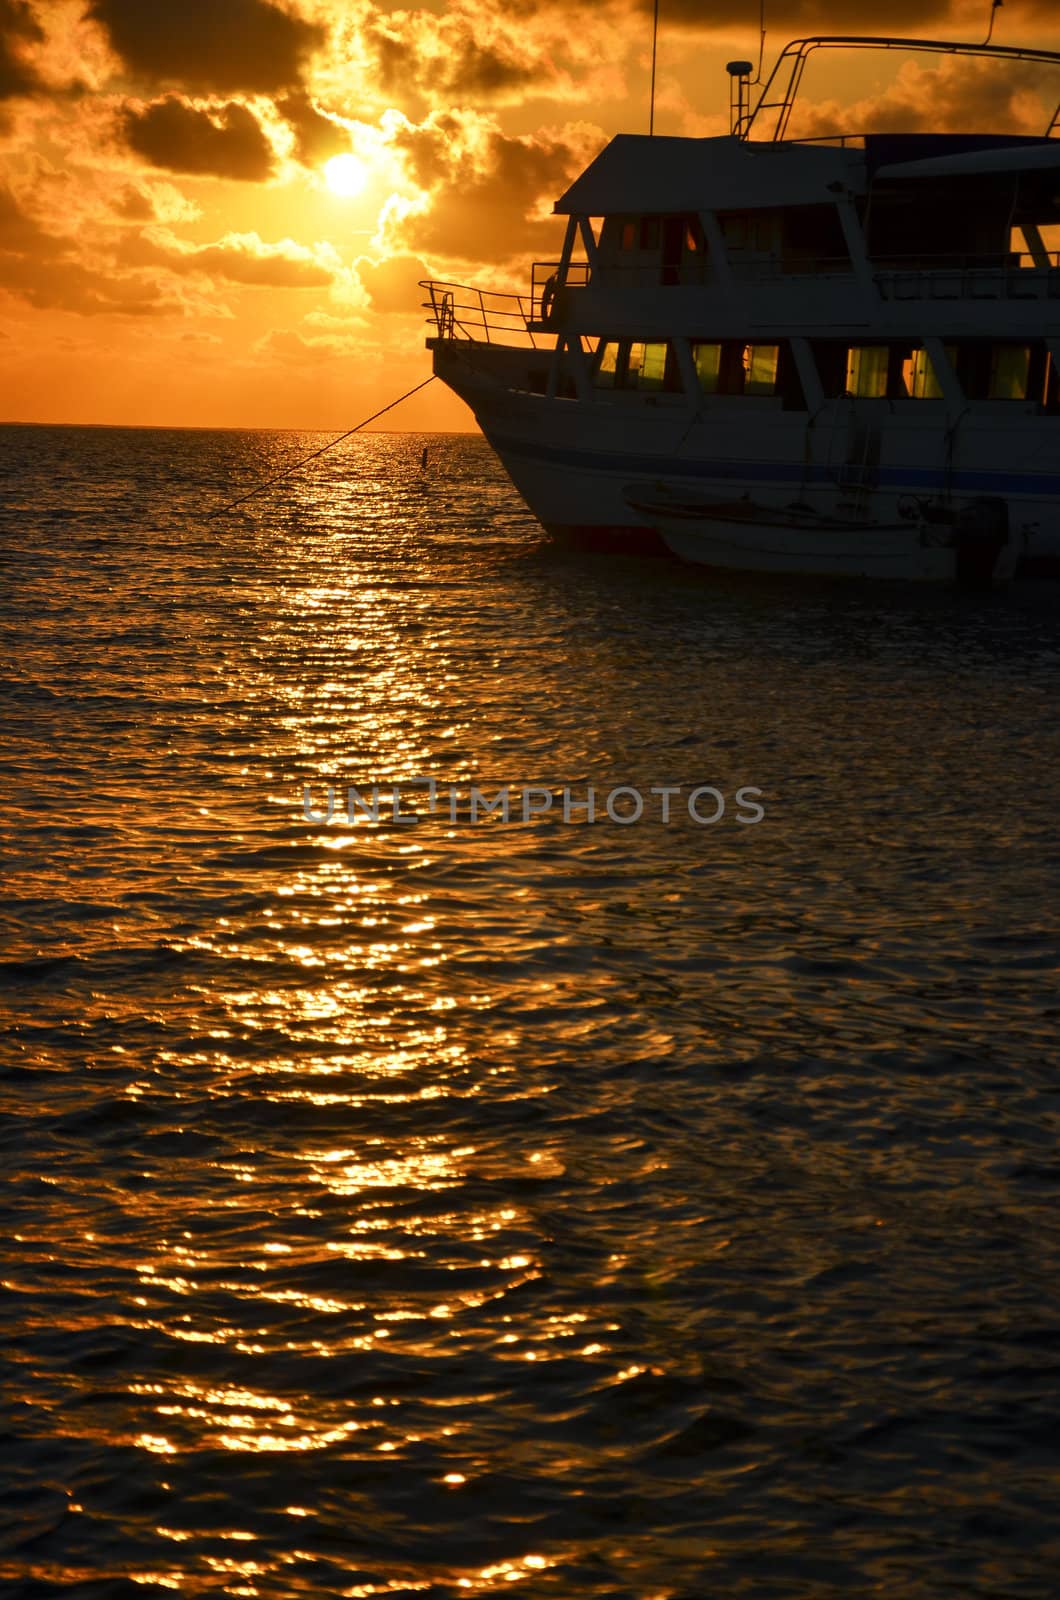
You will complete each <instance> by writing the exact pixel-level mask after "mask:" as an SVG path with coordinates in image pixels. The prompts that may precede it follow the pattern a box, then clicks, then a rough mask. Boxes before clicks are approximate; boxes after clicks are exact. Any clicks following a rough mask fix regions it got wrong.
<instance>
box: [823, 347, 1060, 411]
mask: <svg viewBox="0 0 1060 1600" xmlns="http://www.w3.org/2000/svg"><path fill="white" fill-rule="evenodd" d="M945 351H946V360H947V361H948V362H949V365H950V367H951V368H952V369H953V371H954V372H955V373H956V375H957V382H958V383H959V384H960V387H961V389H962V391H963V393H964V395H965V396H966V398H967V399H969V400H1031V401H1035V402H1037V403H1038V404H1039V405H1045V406H1048V407H1049V408H1050V409H1051V408H1052V405H1053V404H1054V403H1055V401H1056V398H1057V396H1056V393H1055V391H1056V388H1057V378H1056V372H1055V367H1054V364H1053V363H1052V362H1051V361H1050V359H1049V353H1048V351H1047V350H1046V348H1045V346H1044V345H1041V344H1039V345H1030V344H1009V343H1004V344H987V343H985V342H980V341H969V342H968V343H967V344H960V345H957V344H947V345H946V346H945ZM822 353H824V354H825V362H824V370H823V371H822V380H826V379H827V378H828V377H829V376H831V378H832V380H833V381H832V382H831V383H828V382H827V381H825V392H826V393H832V394H834V393H836V392H837V389H836V385H835V381H834V380H835V377H836V376H837V370H836V364H835V358H834V356H833V357H832V363H831V371H830V372H829V363H828V354H829V353H830V352H827V353H826V352H825V351H824V350H823V351H822ZM843 392H844V393H846V394H850V395H856V396H857V397H858V398H861V399H869V400H874V399H881V400H882V399H892V400H893V399H905V398H912V399H914V400H937V399H939V398H940V397H941V395H942V385H941V384H940V383H939V380H938V377H937V375H936V373H935V369H934V368H933V366H932V365H931V359H930V357H929V356H928V353H927V351H926V350H922V349H920V348H918V347H914V348H912V349H910V348H909V347H908V346H902V345H895V344H891V345H886V344H866V345H853V346H851V347H850V348H849V349H848V350H847V352H846V377H845V382H844V386H843Z"/></svg>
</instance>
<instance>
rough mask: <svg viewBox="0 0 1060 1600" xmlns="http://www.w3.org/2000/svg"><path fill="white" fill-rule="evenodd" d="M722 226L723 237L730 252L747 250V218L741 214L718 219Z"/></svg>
mask: <svg viewBox="0 0 1060 1600" xmlns="http://www.w3.org/2000/svg"><path fill="white" fill-rule="evenodd" d="M718 221H719V223H720V224H721V232H722V237H723V238H724V240H725V243H726V245H727V246H728V247H729V249H730V250H746V248H747V218H746V217H745V216H741V215H740V214H739V213H732V214H730V215H729V216H722V217H719V218H718Z"/></svg>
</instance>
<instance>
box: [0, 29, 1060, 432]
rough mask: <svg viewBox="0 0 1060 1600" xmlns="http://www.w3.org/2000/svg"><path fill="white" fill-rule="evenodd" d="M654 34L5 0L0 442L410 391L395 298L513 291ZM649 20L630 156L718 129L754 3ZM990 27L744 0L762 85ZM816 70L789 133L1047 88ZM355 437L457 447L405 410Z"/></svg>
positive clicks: (344, 422) (1026, 96)
mask: <svg viewBox="0 0 1060 1600" xmlns="http://www.w3.org/2000/svg"><path fill="white" fill-rule="evenodd" d="M650 9H651V8H650V3H649V0H645V3H644V4H635V3H633V0H428V3H427V4H424V5H420V6H415V7H414V6H409V7H404V6H401V5H399V4H390V3H386V0H384V3H374V0H0V421H35V422H49V421H56V422H102V423H150V424H172V425H188V426H203V427H207V426H234V427H239V426H246V427H270V426H271V427H306V428H314V427H319V428H333V429H339V428H345V427H349V426H352V425H353V424H354V423H355V422H358V421H359V420H360V419H361V418H362V416H364V415H366V414H367V413H369V412H371V411H372V410H374V409H375V408H376V407H378V406H379V405H382V404H385V403H386V401H387V400H389V399H391V398H393V397H394V396H396V395H398V394H400V393H401V392H402V391H403V390H404V389H406V388H409V387H411V386H412V385H413V384H414V383H416V382H418V381H419V380H420V379H421V378H423V377H425V376H426V375H427V374H428V372H429V370H430V367H429V360H430V358H429V356H428V354H427V352H426V351H425V350H424V348H423V339H424V335H425V331H426V330H425V325H424V321H423V312H422V310H421V309H420V301H421V298H422V296H421V293H420V291H419V290H418V288H417V281H418V279H420V278H422V277H428V276H434V277H441V278H449V279H455V280H457V281H459V282H468V281H475V282H478V283H482V284H484V285H492V286H494V287H498V288H501V287H503V288H511V289H516V290H523V289H525V288H526V287H527V284H528V279H529V264H530V263H531V262H532V261H533V260H534V259H535V258H540V257H548V256H551V255H554V254H556V252H557V250H558V246H559V241H560V231H559V227H558V225H557V223H556V222H555V220H554V219H552V218H551V217H550V216H549V212H550V209H551V204H552V201H553V200H554V198H555V197H556V196H557V195H558V194H559V193H560V192H561V191H562V190H563V189H564V188H565V187H566V184H567V183H568V181H569V180H570V179H571V178H572V177H573V176H574V175H575V174H576V173H577V172H578V171H579V170H580V168H581V167H582V166H583V165H584V164H585V162H586V161H587V160H588V159H589V158H590V157H591V156H592V155H593V154H595V153H596V151H597V150H598V149H599V148H600V147H601V146H602V145H603V143H604V142H605V141H606V139H607V138H609V137H610V135H611V134H613V133H616V132H620V131H630V130H632V131H644V130H645V129H646V122H647V66H648V50H649V43H650ZM660 14H661V34H660V46H659V88H658V98H657V111H656V131H657V132H660V133H689V134H711V133H720V132H725V131H726V130H727V125H728V124H727V105H728V80H727V79H726V77H725V74H724V62H725V61H726V60H727V59H729V58H730V57H731V56H733V55H745V56H754V55H755V54H756V39H757V29H758V3H757V0H712V3H711V4H709V5H708V4H706V3H703V0H661V13H660ZM988 18H989V7H988V4H986V3H982V0H975V3H974V4H972V3H970V0H835V3H833V4H824V3H823V0H822V3H817V0H769V3H768V4H767V25H768V27H769V30H770V32H769V40H768V43H767V52H766V53H767V61H768V59H769V58H770V57H771V55H772V54H773V53H775V50H776V49H777V48H778V47H779V46H780V44H782V43H783V42H784V41H785V40H786V39H787V38H790V37H793V36H798V35H802V34H806V33H815V32H830V33H843V32H857V31H861V32H887V31H895V30H897V31H899V32H901V33H904V34H912V33H917V32H920V33H929V34H931V35H932V36H935V37H939V36H941V37H955V38H963V39H967V40H976V39H981V38H982V37H983V35H984V33H985V31H986V25H987V21H988ZM995 38H996V39H997V40H998V41H999V42H1001V43H1006V44H1020V43H1023V44H1034V45H1040V46H1043V47H1046V48H1054V49H1056V48H1060V8H1058V7H1057V6H1056V4H1055V0H1005V5H1004V9H1003V10H1001V11H1000V12H999V13H998V19H997V25H996V30H995ZM819 61H820V65H819V66H818V67H817V69H816V75H815V76H813V77H812V78H811V77H809V76H808V79H807V91H808V106H809V109H808V111H807V123H806V128H805V129H804V131H809V130H810V129H813V130H814V131H817V130H824V129H831V128H832V127H833V126H835V125H836V123H837V121H838V123H839V124H841V125H842V126H845V127H847V128H857V129H863V128H865V127H867V126H870V125H871V126H877V127H892V128H893V127H906V128H911V127H931V126H937V127H945V126H965V127H967V126H970V125H973V124H975V123H979V124H980V125H982V126H990V127H1009V128H1012V129H1015V130H1017V131H1027V132H1034V133H1040V132H1042V131H1044V127H1045V124H1046V122H1047V121H1048V117H1049V114H1050V113H1051V111H1052V108H1053V105H1054V104H1055V101H1056V99H1057V97H1058V95H1060V86H1058V85H1057V81H1056V78H1055V77H1054V78H1053V79H1049V78H1047V77H1046V78H1043V76H1042V74H1041V72H1040V71H1038V72H1036V71H1034V70H1018V71H1016V72H1015V73H1010V74H1009V75H1008V76H1007V77H1005V78H1004V79H1000V78H999V77H998V76H997V75H996V74H993V73H990V72H986V71H982V70H978V71H977V70H976V68H975V67H972V66H969V65H968V63H966V62H965V63H957V62H953V61H944V62H943V64H942V66H941V67H939V68H938V70H937V72H935V73H934V74H933V75H932V74H929V73H928V72H927V69H925V67H924V66H918V65H916V64H915V63H912V62H909V61H905V62H904V63H903V61H902V60H901V59H900V58H895V57H885V56H880V55H876V56H870V57H862V58H856V59H855V62H854V66H853V68H852V66H851V58H849V57H847V58H843V60H842V61H838V60H837V59H836V58H831V59H829V60H828V61H827V62H825V61H824V59H823V58H819ZM339 156H345V157H346V160H345V161H341V162H339V164H338V165H337V166H330V167H329V166H328V163H329V162H332V161H334V159H335V158H336V157H339ZM344 191H345V192H344ZM380 426H386V427H399V428H466V427H471V426H473V422H472V419H471V416H470V413H469V412H468V411H467V410H466V409H465V408H464V406H463V405H462V404H461V403H460V402H459V401H457V400H456V399H455V398H454V397H453V396H452V395H450V394H449V392H448V391H447V390H445V389H443V388H442V386H441V385H432V386H431V388H430V389H428V390H427V391H426V392H425V394H424V395H423V396H422V397H417V398H416V399H415V400H413V401H411V402H409V403H408V404H407V405H406V406H404V407H402V408H401V409H400V410H398V411H396V412H394V413H393V415H392V416H390V417H388V418H386V419H384V420H383V421H382V422H381V424H380Z"/></svg>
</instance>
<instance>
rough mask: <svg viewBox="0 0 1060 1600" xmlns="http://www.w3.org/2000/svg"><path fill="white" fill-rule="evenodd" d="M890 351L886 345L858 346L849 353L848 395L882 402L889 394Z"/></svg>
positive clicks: (853, 347) (854, 346)
mask: <svg viewBox="0 0 1060 1600" xmlns="http://www.w3.org/2000/svg"><path fill="white" fill-rule="evenodd" d="M890 355H891V353H890V351H889V350H888V348H887V346H886V345H885V344H856V345H853V346H852V347H851V348H850V350H848V351H847V394H854V395H857V396H858V398H859V399H861V400H882V399H883V398H884V396H885V395H886V393H887V368H888V366H889V364H890Z"/></svg>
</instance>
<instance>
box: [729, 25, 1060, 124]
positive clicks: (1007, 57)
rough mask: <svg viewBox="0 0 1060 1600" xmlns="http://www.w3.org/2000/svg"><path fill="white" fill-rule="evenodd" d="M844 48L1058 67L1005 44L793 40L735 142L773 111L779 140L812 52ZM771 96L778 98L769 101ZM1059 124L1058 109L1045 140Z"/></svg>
mask: <svg viewBox="0 0 1060 1600" xmlns="http://www.w3.org/2000/svg"><path fill="white" fill-rule="evenodd" d="M843 49H846V50H906V51H912V52H920V53H926V54H930V55H967V56H979V57H986V58H988V59H993V60H1000V61H1040V62H1047V63H1049V64H1051V65H1053V66H1060V52H1058V51H1055V50H1032V49H1024V48H1023V47H1021V46H1015V45H1004V44H965V43H964V42H962V41H961V40H954V39H901V38H896V37H894V36H886V35H870V34H865V35H861V34H815V35H812V36H811V37H809V38H805V39H793V40H791V42H790V43H789V44H787V45H785V47H784V49H783V50H782V51H781V53H780V55H779V56H778V57H777V61H776V65H775V66H774V68H773V70H772V72H771V73H770V74H769V77H768V79H767V80H766V83H765V86H764V88H763V89H762V93H761V95H760V96H759V98H758V103H757V105H756V106H755V108H754V110H753V111H752V112H751V113H750V114H749V115H748V116H745V117H741V118H739V119H738V120H737V122H736V124H735V125H734V126H733V129H732V132H733V133H734V134H735V135H736V137H737V138H738V139H749V138H750V136H751V130H752V128H753V127H754V125H755V122H756V120H757V119H758V118H759V117H760V116H761V115H762V113H763V112H767V111H775V112H776V113H777V120H776V124H775V126H774V129H773V133H772V139H773V141H774V142H779V141H780V140H782V139H783V138H784V136H785V134H786V132H787V126H788V122H789V119H790V117H791V112H792V108H793V107H794V105H795V101H796V99H797V97H798V93H799V87H800V85H801V83H802V75H803V73H804V71H805V70H806V62H807V60H808V59H809V57H810V56H811V55H812V54H813V52H814V51H815V50H843ZM785 64H787V68H788V77H787V84H786V86H785V87H783V88H781V87H779V86H778V87H777V89H776V90H775V91H774V87H773V86H774V82H775V80H776V79H777V77H778V75H779V74H781V73H782V71H783V69H784V66H785ZM771 93H773V94H774V95H775V96H779V98H776V97H774V98H773V99H770V94H771ZM1058 122H1060V106H1058V107H1057V111H1056V113H1055V115H1054V117H1053V120H1052V122H1051V123H1050V124H1049V127H1048V129H1047V130H1046V137H1051V135H1052V133H1053V132H1054V130H1055V129H1056V128H1057V126H1058Z"/></svg>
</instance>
